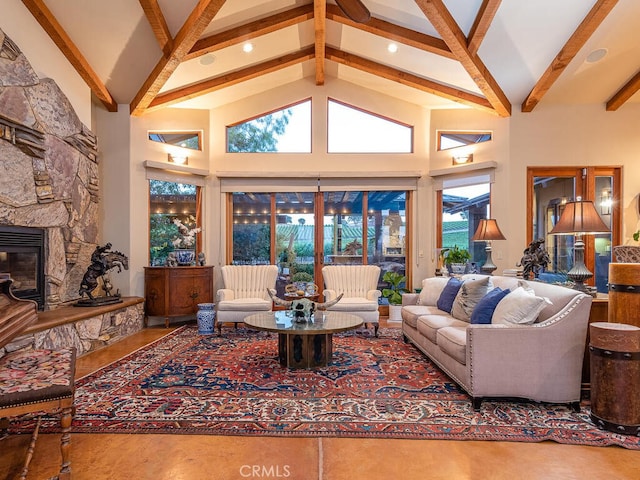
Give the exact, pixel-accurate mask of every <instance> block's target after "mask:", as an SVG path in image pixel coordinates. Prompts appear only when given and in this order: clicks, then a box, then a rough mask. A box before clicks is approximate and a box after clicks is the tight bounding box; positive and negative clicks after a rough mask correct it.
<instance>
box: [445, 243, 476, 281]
mask: <svg viewBox="0 0 640 480" xmlns="http://www.w3.org/2000/svg"><path fill="white" fill-rule="evenodd" d="M469 260H471V254H470V253H469V250H467V249H466V248H459V247H458V246H457V245H454V246H453V247H452V248H449V249H448V250H447V251H446V256H445V258H444V263H445V265H446V266H447V269H448V270H449V273H456V274H461V273H464V271H465V270H466V268H467V262H468V261H469Z"/></svg>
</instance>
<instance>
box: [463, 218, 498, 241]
mask: <svg viewBox="0 0 640 480" xmlns="http://www.w3.org/2000/svg"><path fill="white" fill-rule="evenodd" d="M471 240H473V241H475V242H482V241H487V240H506V239H505V238H504V235H503V234H502V232H501V231H500V227H498V222H496V220H495V219H494V218H487V219H484V218H483V219H482V220H480V223H479V224H478V228H477V229H476V233H474V234H473V237H471Z"/></svg>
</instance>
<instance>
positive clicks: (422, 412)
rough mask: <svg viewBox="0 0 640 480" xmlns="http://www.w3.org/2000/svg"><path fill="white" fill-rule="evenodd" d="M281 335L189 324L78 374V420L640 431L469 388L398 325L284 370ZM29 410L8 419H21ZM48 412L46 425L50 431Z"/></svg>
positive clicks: (628, 439)
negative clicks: (212, 330)
mask: <svg viewBox="0 0 640 480" xmlns="http://www.w3.org/2000/svg"><path fill="white" fill-rule="evenodd" d="M276 353H277V338H276V336H275V335H269V334H266V333H263V332H255V331H250V330H245V329H238V330H226V331H224V333H223V336H222V337H218V336H202V335H198V333H197V329H196V327H194V326H186V327H182V328H180V329H178V330H176V331H174V332H172V333H170V334H168V335H167V336H165V337H163V338H161V339H159V340H158V341H156V342H154V343H153V344H150V345H148V346H146V347H144V348H141V349H140V350H138V351H136V352H134V353H132V354H131V355H128V356H127V357H125V358H123V359H121V360H119V361H117V362H115V363H113V364H111V365H109V366H106V367H104V368H102V369H100V370H99V371H97V372H95V373H93V374H91V375H88V376H86V377H84V378H82V379H80V380H79V381H78V382H77V390H76V415H75V419H74V421H73V432H78V433H96V432H99V433H177V434H178V433H185V434H186V433H190V434H212V435H262V436H290V437H294V436H333V437H340V436H343V437H362V438H412V439H450V440H500V441H517V442H539V441H543V440H554V441H556V442H559V443H567V444H580V445H595V446H606V445H620V446H623V447H626V448H632V449H640V438H638V437H633V436H625V435H618V434H615V433H611V432H607V431H603V430H600V429H598V428H597V427H595V426H594V425H593V423H592V422H591V421H590V419H589V411H588V408H587V407H583V409H582V411H581V412H580V413H574V412H572V411H571V409H569V408H568V407H566V406H562V405H548V404H537V403H532V402H511V401H495V402H494V401H485V402H483V404H482V409H481V411H480V412H475V411H474V410H473V408H472V406H471V401H470V398H469V396H468V395H467V394H466V393H464V392H463V391H462V390H461V389H460V388H459V387H458V386H457V385H456V384H455V383H454V382H452V381H451V380H450V379H449V378H448V377H447V376H446V375H445V374H443V373H442V372H441V371H440V370H439V369H438V368H436V367H435V366H434V365H433V364H432V363H431V362H429V360H428V359H427V358H426V357H424V356H423V355H422V354H421V353H420V352H419V351H418V350H417V349H416V348H415V347H413V346H412V345H409V344H405V343H404V342H403V341H402V336H401V332H400V331H399V330H398V329H381V334H380V337H379V338H374V337H372V336H371V335H368V334H362V333H353V332H349V333H345V334H340V335H336V336H335V337H334V362H333V364H332V365H331V366H329V367H325V368H318V369H315V370H289V369H287V368H283V367H282V366H281V365H280V364H279V362H278V360H277V358H276ZM28 423H30V422H29V421H25V422H22V423H16V424H14V425H13V426H12V430H13V431H14V432H16V431H24V428H25V427H27V426H28V425H27V424H28ZM56 429H57V425H56V422H54V421H53V420H47V421H46V422H44V423H43V428H42V430H43V431H45V432H47V431H48V432H54V431H56Z"/></svg>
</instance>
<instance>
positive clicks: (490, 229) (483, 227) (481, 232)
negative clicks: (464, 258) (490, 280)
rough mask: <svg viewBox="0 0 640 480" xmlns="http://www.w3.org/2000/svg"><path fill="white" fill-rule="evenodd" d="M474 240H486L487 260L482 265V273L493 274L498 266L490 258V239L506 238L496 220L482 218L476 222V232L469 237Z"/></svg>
mask: <svg viewBox="0 0 640 480" xmlns="http://www.w3.org/2000/svg"><path fill="white" fill-rule="evenodd" d="M471 240H473V241H474V242H487V245H486V247H485V252H487V260H486V261H485V262H484V265H482V269H481V270H482V273H486V274H487V275H491V274H493V271H494V270H495V269H496V268H498V267H496V265H495V264H494V263H493V260H492V259H491V240H506V238H504V235H503V234H502V232H501V231H500V227H498V222H496V220H495V219H494V218H483V219H482V220H480V223H479V224H478V228H477V229H476V233H474V234H473V237H472V238H471Z"/></svg>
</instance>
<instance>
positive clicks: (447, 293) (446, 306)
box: [436, 277, 462, 313]
mask: <svg viewBox="0 0 640 480" xmlns="http://www.w3.org/2000/svg"><path fill="white" fill-rule="evenodd" d="M461 286H462V281H461V280H458V279H457V278H455V277H451V278H450V279H449V280H448V281H447V284H446V285H445V286H444V288H443V289H442V293H441V294H440V297H439V298H438V301H437V302H436V306H437V307H438V309H439V310H442V311H443V312H447V313H451V308H453V302H454V300H455V299H456V295H457V294H458V291H459V290H460V287H461Z"/></svg>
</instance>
